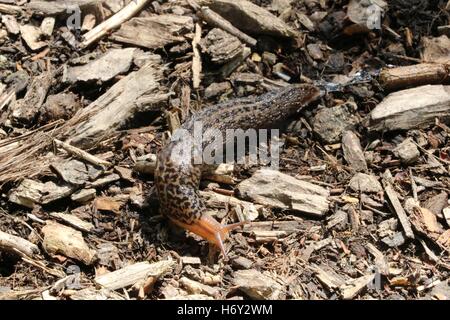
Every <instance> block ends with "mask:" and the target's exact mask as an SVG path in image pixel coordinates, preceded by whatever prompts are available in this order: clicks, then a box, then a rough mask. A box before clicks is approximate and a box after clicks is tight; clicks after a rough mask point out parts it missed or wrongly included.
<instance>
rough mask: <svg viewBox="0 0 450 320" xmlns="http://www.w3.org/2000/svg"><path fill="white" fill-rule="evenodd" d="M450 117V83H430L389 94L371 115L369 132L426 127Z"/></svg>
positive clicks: (368, 120)
mask: <svg viewBox="0 0 450 320" xmlns="http://www.w3.org/2000/svg"><path fill="white" fill-rule="evenodd" d="M436 118H439V119H441V121H442V122H445V121H448V120H450V86H443V85H427V86H421V87H417V88H413V89H406V90H402V91H398V92H395V93H391V94H389V95H388V96H387V97H386V98H385V99H384V100H383V101H382V102H381V103H380V104H378V105H377V106H376V107H375V109H373V110H372V112H371V113H370V114H369V116H368V119H367V122H368V123H367V124H368V127H369V128H368V129H369V131H394V130H409V129H418V128H425V127H427V126H429V125H432V124H434V123H435V119H436Z"/></svg>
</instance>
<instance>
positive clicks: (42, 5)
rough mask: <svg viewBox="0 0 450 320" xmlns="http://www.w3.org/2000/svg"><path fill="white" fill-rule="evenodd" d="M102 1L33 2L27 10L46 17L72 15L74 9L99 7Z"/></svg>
mask: <svg viewBox="0 0 450 320" xmlns="http://www.w3.org/2000/svg"><path fill="white" fill-rule="evenodd" d="M100 2H101V0H65V1H61V0H45V1H44V0H31V1H30V2H29V3H26V4H25V8H26V9H28V10H31V11H33V13H35V14H40V15H44V16H57V15H66V16H68V15H70V14H73V9H74V8H80V9H82V10H84V9H86V8H89V7H94V6H96V5H98V4H99V3H100Z"/></svg>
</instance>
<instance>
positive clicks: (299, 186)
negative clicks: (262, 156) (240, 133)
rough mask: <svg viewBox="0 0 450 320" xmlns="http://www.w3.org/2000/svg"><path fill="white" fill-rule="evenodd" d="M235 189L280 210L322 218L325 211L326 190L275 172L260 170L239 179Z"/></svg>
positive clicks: (326, 204) (253, 199)
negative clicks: (240, 180) (249, 176)
mask: <svg viewBox="0 0 450 320" xmlns="http://www.w3.org/2000/svg"><path fill="white" fill-rule="evenodd" d="M237 190H238V192H239V194H240V196H242V197H244V198H245V199H251V200H252V201H254V202H256V203H258V204H262V205H266V206H270V207H275V208H280V209H284V210H293V211H297V212H303V213H307V214H311V215H314V216H318V217H322V216H323V215H325V213H326V212H327V211H328V206H329V201H328V199H327V197H328V196H329V192H328V191H327V190H326V189H324V188H322V187H320V186H317V185H314V184H312V183H309V182H306V181H302V180H298V179H296V178H294V177H291V176H289V175H286V174H283V173H281V172H279V171H274V170H270V169H260V170H258V171H256V172H255V174H254V175H253V176H252V177H251V178H249V179H247V180H244V181H243V182H241V183H240V184H239V185H238V187H237Z"/></svg>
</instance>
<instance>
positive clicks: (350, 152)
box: [342, 131, 368, 172]
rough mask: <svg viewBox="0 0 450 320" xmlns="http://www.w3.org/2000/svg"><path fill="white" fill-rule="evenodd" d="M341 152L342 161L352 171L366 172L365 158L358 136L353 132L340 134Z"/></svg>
mask: <svg viewBox="0 0 450 320" xmlns="http://www.w3.org/2000/svg"><path fill="white" fill-rule="evenodd" d="M342 150H343V151H344V159H345V160H346V161H347V164H348V165H349V166H350V168H351V169H352V170H353V171H356V172H359V171H367V169H368V168H367V163H366V158H365V157H364V151H363V149H362V147H361V142H360V141H359V138H358V136H357V135H356V134H355V133H354V132H353V131H345V132H344V133H343V134H342Z"/></svg>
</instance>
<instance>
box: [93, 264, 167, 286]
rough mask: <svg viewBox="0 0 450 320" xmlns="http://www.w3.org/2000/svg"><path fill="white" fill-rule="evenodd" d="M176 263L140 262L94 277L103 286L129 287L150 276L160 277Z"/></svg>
mask: <svg viewBox="0 0 450 320" xmlns="http://www.w3.org/2000/svg"><path fill="white" fill-rule="evenodd" d="M174 265H175V262H174V261H173V260H164V261H159V262H155V263H149V262H148V261H145V262H138V263H135V264H132V265H129V266H127V267H125V268H122V269H119V270H116V271H113V272H110V273H106V274H104V275H101V276H98V277H96V278H95V279H94V282H95V283H96V284H97V285H99V286H101V287H102V288H106V289H110V290H117V289H121V288H126V287H129V286H131V285H133V284H135V283H136V282H138V281H141V280H145V279H146V278H148V277H154V278H159V277H161V276H163V275H164V274H166V273H167V272H169V271H170V270H171V269H172V267H173V266H174Z"/></svg>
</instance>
